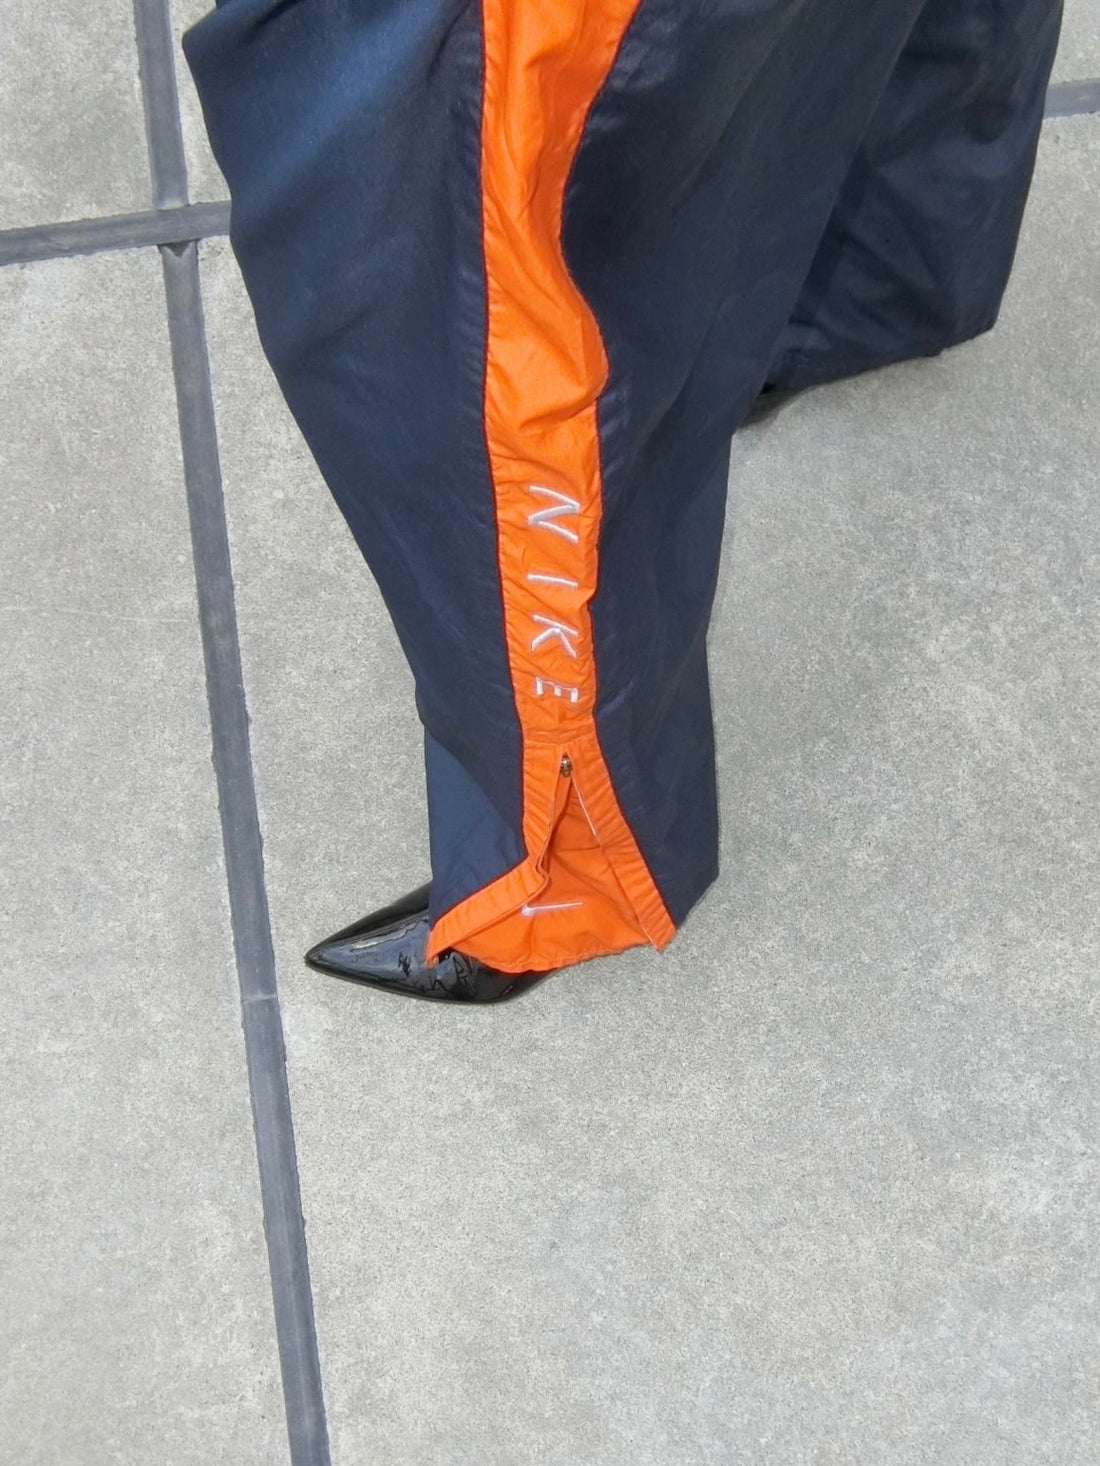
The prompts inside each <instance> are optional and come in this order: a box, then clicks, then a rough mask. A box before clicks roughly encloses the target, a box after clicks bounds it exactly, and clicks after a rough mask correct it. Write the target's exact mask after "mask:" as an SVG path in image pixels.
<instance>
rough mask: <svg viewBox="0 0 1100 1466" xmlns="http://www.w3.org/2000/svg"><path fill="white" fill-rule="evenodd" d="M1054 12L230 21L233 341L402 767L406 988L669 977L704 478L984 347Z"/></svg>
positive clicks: (827, 9)
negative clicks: (591, 966) (394, 734)
mask: <svg viewBox="0 0 1100 1466" xmlns="http://www.w3.org/2000/svg"><path fill="white" fill-rule="evenodd" d="M1060 11H1061V6H1060V0H858V3H857V0H640V3H639V0H224V3H222V4H220V5H219V6H218V8H217V9H216V10H215V11H214V12H212V13H211V14H210V15H208V16H207V17H205V18H204V19H203V20H202V21H200V22H199V24H198V25H197V26H195V27H194V28H193V29H192V30H191V31H190V32H189V33H188V35H187V36H186V37H185V42H184V45H185V51H186V55H187V58H188V61H189V63H190V65H191V68H192V70H193V72H194V75H195V79H196V82H197V84H198V88H199V92H200V96H201V99H202V103H203V108H204V111H205V116H206V122H207V126H208V130H209V133H210V138H211V142H212V145H213V148H214V152H215V155H216V157H217V159H218V161H219V163H220V164H221V167H222V169H223V171H224V173H225V176H226V178H227V180H228V182H229V187H230V192H231V196H232V223H231V240H232V244H233V248H234V250H235V253H236V256H237V259H238V261H239V263H240V266H241V270H242V273H243V276H244V280H245V283H246V286H247V289H248V291H249V294H250V297H251V300H252V303H253V307H254V310H255V314H256V320H257V324H258V328H259V332H260V337H261V340H262V343H263V346H264V350H265V352H266V354H267V357H268V359H269V361H270V363H271V366H272V368H273V370H274V372H275V374H276V376H277V378H278V381H279V384H280V387H281V389H282V391H283V392H284V394H285V396H286V399H287V402H288V404H289V406H290V408H291V410H292V412H293V413H294V415H295V418H296V420H297V422H298V423H299V425H300V427H301V430H302V432H303V434H304V435H305V438H306V440H307V442H308V443H309V445H310V448H311V450H312V452H313V454H314V455H315V457H316V459H317V462H318V464H319V466H320V468H321V471H322V473H323V474H324V477H325V479H326V482H327V483H328V485H329V487H330V488H331V490H332V493H333V494H334V496H335V498H336V500H337V502H338V504H339V506H340V508H341V510H342V512H343V514H344V515H345V517H346V519H347V521H348V524H349V525H350V527H351V530H352V532H353V533H354V535H355V538H356V540H357V542H358V544H359V546H360V547H361V549H362V552H363V555H364V556H365V558H366V561H367V563H368V565H369V567H370V569H371V571H372V573H373V574H374V576H375V577H376V579H377V581H378V584H379V586H380V588H381V591H382V594H383V596H384V597H385V600H386V603H387V606H388V609H389V611H390V613H391V615H392V617H393V621H394V625H395V627H396V630H397V633H398V635H399V637H400V640H401V643H402V647H403V649H404V651H405V653H406V655H407V657H408V659H409V662H410V664H411V667H412V670H413V673H414V676H415V680H416V689H417V708H418V711H419V714H420V717H421V720H422V722H423V724H424V728H425V748H426V768H427V790H428V805H429V822H430V830H431V860H432V920H433V927H432V935H431V939H430V942H429V955H438V954H439V953H440V952H442V951H444V950H446V949H447V948H448V947H455V948H458V949H460V950H462V951H465V952H469V953H470V954H472V955H474V956H477V957H480V958H481V959H482V960H483V961H486V962H488V963H489V964H490V965H492V966H495V967H497V968H500V969H503V970H506V971H523V970H528V969H533V970H545V969H549V968H553V967H558V966H561V965H564V964H565V963H568V962H573V961H578V960H580V959H583V958H586V957H590V956H595V955H598V954H601V953H606V952H613V951H618V950H621V949H623V948H625V947H628V946H631V945H637V944H640V943H645V942H650V943H652V944H654V945H655V946H658V947H663V946H664V945H665V944H666V943H667V942H669V941H670V940H671V938H672V936H673V935H674V933H675V930H676V928H677V927H678V926H679V924H680V923H681V922H682V921H683V919H684V917H685V916H686V915H687V913H688V911H689V910H690V908H691V907H692V905H693V904H694V903H695V902H696V901H697V900H698V899H699V897H700V896H701V895H702V893H703V891H704V890H705V889H706V887H707V886H708V885H709V883H710V882H711V881H712V880H713V879H714V876H715V874H716V869H717V847H718V838H717V836H718V831H717V805H716V796H715V777H714V749H713V729H712V720H711V711H710V694H709V688H708V680H707V652H706V633H707V626H708V621H709V618H710V612H711V605H712V600H713V595H714V589H715V581H716V576H717V569H718V558H719V550H720V542H721V536H722V526H723V516H724V501H725V493H726V479H727V472H728V460H729V447H730V439H731V436H732V434H733V433H734V431H735V430H736V428H737V427H738V425H739V423H740V422H741V421H742V419H743V417H744V415H745V413H746V411H747V410H748V408H749V406H750V405H751V403H752V401H753V399H754V397H755V396H756V394H757V393H758V391H759V390H760V388H761V386H762V384H764V383H765V382H766V381H767V382H770V383H771V384H773V385H774V386H775V387H777V388H779V389H788V388H789V389H798V388H802V387H805V386H809V385H812V384H814V383H818V382H823V381H827V380H829V379H831V378H835V377H841V376H846V375H850V374H852V373H855V372H861V371H864V370H867V369H869V368H872V367H876V366H879V365H882V364H884V363H887V362H892V361H898V360H900V359H903V358H907V357H912V356H917V355H922V354H931V353H935V352H938V351H940V350H942V349H943V348H944V347H947V346H950V345H952V344H953V343H956V342H960V341H964V340H966V339H968V338H970V337H973V336H974V335H976V334H978V333H979V332H982V331H985V330H987V329H988V328H989V327H990V326H991V325H992V324H993V322H994V320H995V318H996V315H997V310H998V307H999V304H1000V300H1001V296H1002V293H1003V291H1004V288H1005V284H1006V281H1007V278H1008V273H1009V270H1010V267H1011V263H1012V257H1013V252H1014V249H1015V245H1016V238H1017V234H1018V230H1019V225H1020V219H1021V216H1022V212H1023V208H1024V203H1025V199H1026V196H1027V191H1028V187H1029V183H1030V179H1031V172H1032V167H1033V162H1034V154H1035V146H1036V141H1037V137H1038V131H1039V126H1040V121H1041V116H1042V110H1043V102H1044V95H1045V89H1046V85H1047V81H1048V77H1049V73H1050V68H1051V64H1052V61H1053V56H1054V51H1055V47H1056V43H1057V36H1058V29H1059V23H1060Z"/></svg>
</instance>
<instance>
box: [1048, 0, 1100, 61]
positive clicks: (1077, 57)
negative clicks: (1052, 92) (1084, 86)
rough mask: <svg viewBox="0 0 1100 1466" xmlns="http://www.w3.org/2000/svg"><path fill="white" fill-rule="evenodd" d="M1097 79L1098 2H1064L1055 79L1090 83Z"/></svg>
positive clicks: (1099, 46) (1099, 56) (1099, 43)
mask: <svg viewBox="0 0 1100 1466" xmlns="http://www.w3.org/2000/svg"><path fill="white" fill-rule="evenodd" d="M1098 77H1100V6H1098V5H1097V4H1096V0H1065V10H1064V11H1063V14H1062V38H1061V40H1060V42H1059V44H1058V55H1057V57H1056V58H1055V62H1054V80H1055V81H1089V80H1092V79H1094V78H1098Z"/></svg>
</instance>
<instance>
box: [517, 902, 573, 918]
mask: <svg viewBox="0 0 1100 1466" xmlns="http://www.w3.org/2000/svg"><path fill="white" fill-rule="evenodd" d="M583 905H584V902H583V901H547V902H546V903H545V904H544V905H542V906H530V905H528V903H527V902H526V901H525V902H524V903H523V905H522V906H521V907H520V908H519V909H520V914H521V915H523V916H537V915H538V914H539V912H540V911H569V910H571V909H572V907H574V906H583Z"/></svg>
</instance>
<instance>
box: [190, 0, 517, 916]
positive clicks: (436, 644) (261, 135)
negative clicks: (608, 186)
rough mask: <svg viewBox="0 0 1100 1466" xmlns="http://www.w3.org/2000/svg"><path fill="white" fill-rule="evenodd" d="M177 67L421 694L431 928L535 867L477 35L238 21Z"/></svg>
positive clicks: (264, 12)
mask: <svg viewBox="0 0 1100 1466" xmlns="http://www.w3.org/2000/svg"><path fill="white" fill-rule="evenodd" d="M184 49H185V53H186V56H187V59H188V62H189V64H190V66H191V69H192V71H193V73H194V76H195V80H196V84H197V86H198V90H199V94H200V98H201V101H202V104H203V110H204V114H205V118H206V124H207V130H208V132H209V135H210V139H211V144H212V146H213V150H214V154H215V156H216V157H217V160H218V162H219V164H220V165H221V168H222V171H223V172H224V174H225V176H226V179H227V181H228V183H229V187H230V193H231V197H232V214H231V231H230V234H231V240H232V244H233V248H234V251H235V253H236V256H237V259H238V261H239V263H240V266H241V271H242V274H243V277H244V280H245V284H246V286H247V288H248V291H249V295H250V298H251V300H252V304H253V307H254V310H255V315H256V322H257V327H258V329H259V333H260V338H261V341H262V343H263V347H264V351H265V353H266V355H267V357H268V360H269V361H270V363H271V365H272V368H273V370H274V372H275V374H276V377H277V379H278V382H279V385H280V387H281V389H282V391H283V393H284V395H285V397H286V400H287V402H288V404H289V406H290V408H291V411H292V412H293V414H294V416H295V418H296V420H297V422H298V424H299V426H300V427H301V429H302V432H303V434H304V436H305V438H306V441H307V442H308V444H309V446H310V449H311V450H312V452H313V454H314V456H315V458H316V459H317V462H318V465H319V467H320V469H321V471H322V473H323V474H324V477H325V479H326V481H327V483H328V485H329V488H330V489H331V491H332V493H333V494H334V496H335V498H336V500H337V503H338V504H339V506H340V509H341V510H342V512H343V514H344V516H345V517H346V519H347V521H348V524H349V526H350V528H351V530H352V533H353V534H354V536H355V538H356V541H357V543H358V544H359V547H360V548H361V550H362V552H363V554H364V556H365V557H366V559H367V561H368V562H369V565H370V568H371V571H372V572H373V574H374V576H375V578H376V579H377V581H378V584H379V586H380V588H381V591H382V594H383V596H384V598H385V601H386V604H387V607H388V609H389V611H390V613H391V615H392V617H393V620H394V624H395V626H396V629H397V633H398V636H399V637H400V639H401V643H402V647H403V649H404V651H405V654H406V656H407V657H408V660H409V662H410V664H411V666H412V670H413V673H414V676H415V678H416V696H417V708H418V711H419V714H420V717H421V719H422V721H423V723H424V725H425V727H426V729H427V730H428V738H427V741H426V761H427V764H428V771H429V780H428V785H429V816H430V823H431V825H432V828H433V834H432V843H433V855H434V856H435V857H436V858H437V860H438V868H437V869H436V871H435V873H434V877H433V889H432V898H433V908H434V909H435V912H436V914H438V913H439V912H441V911H443V910H446V909H447V908H449V907H450V906H453V905H454V904H456V903H457V902H458V901H460V900H462V899H464V897H466V896H467V895H469V894H471V893H472V892H473V891H476V890H478V889H480V888H481V887H482V886H484V885H487V884H488V883H489V882H490V881H493V880H495V879H497V877H499V876H500V875H502V874H503V873H504V872H505V871H506V870H509V869H511V868H512V867H513V866H514V865H516V864H517V863H518V862H519V861H520V860H521V859H522V858H523V854H524V850H523V843H522V836H521V828H522V815H521V798H522V786H521V756H522V746H521V740H520V727H519V720H518V716H517V713H516V707H515V700H514V696H513V692H512V685H511V678H510V673H509V668H508V660H507V652H506V647H505V640H504V622H503V606H502V601H501V591H500V578H499V571H498V564H497V531H496V520H495V512H494V499H493V491H492V480H491V476H490V471H489V465H488V458H487V450H486V445H485V433H484V426H483V413H482V401H483V385H484V364H485V281H484V269H483V255H482V242H481V189H480V126H481V86H482V34H481V25H480V12H479V9H478V7H477V6H472V5H470V4H468V3H463V0H360V3H341V4H318V3H314V0H228V3H225V4H222V5H220V6H219V8H218V9H217V10H216V11H214V12H212V13H211V14H210V15H208V16H207V17H205V18H204V19H203V20H202V21H200V22H199V24H198V25H197V26H196V27H194V28H193V29H192V30H191V31H190V32H188V34H187V36H186V37H185V40H184ZM461 830H466V831H467V832H468V839H467V840H466V841H465V842H462V841H461V840H460V839H459V838H458V836H457V834H456V832H458V831H461Z"/></svg>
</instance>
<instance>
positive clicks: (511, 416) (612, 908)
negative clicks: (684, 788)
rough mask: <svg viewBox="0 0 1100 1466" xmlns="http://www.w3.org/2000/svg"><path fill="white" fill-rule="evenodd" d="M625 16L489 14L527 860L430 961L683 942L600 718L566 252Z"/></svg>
mask: <svg viewBox="0 0 1100 1466" xmlns="http://www.w3.org/2000/svg"><path fill="white" fill-rule="evenodd" d="M637 4H638V0H598V3H596V0H589V3H586V0H541V3H539V0H483V19H484V37H485V77H484V99H483V113H482V158H481V162H482V178H481V184H482V198H483V231H484V246H485V273H486V290H487V297H488V339H487V348H486V383H485V430H486V437H487V440H488V446H489V460H490V465H491V468H492V473H493V486H494V494H495V500H496V513H497V525H498V553H499V561H500V574H501V584H502V592H503V600H504V625H505V635H506V637H507V643H508V659H509V665H510V669H511V674H512V684H513V688H514V691H515V698H516V707H517V710H518V713H519V718H520V724H521V727H522V732H523V811H524V814H523V835H524V841H525V844H526V848H527V851H528V855H527V859H526V860H524V861H523V862H522V863H521V864H520V865H518V866H516V867H515V868H514V869H513V870H511V871H509V872H508V873H507V874H506V875H504V876H502V877H501V878H500V879H499V880H497V881H494V882H493V883H492V884H491V885H489V886H486V887H485V888H484V889H482V890H481V891H478V892H476V893H475V894H474V895H473V896H471V897H469V898H468V899H467V900H466V901H463V902H461V903H460V904H459V905H458V906H456V907H454V908H452V910H450V911H448V912H446V913H445V914H444V915H443V916H442V917H441V918H440V920H439V921H438V922H437V923H436V924H435V927H434V928H433V930H432V933H431V937H430V939H429V943H428V956H429V958H435V957H437V956H438V955H439V954H440V953H441V952H442V951H444V950H445V949H446V948H448V947H457V948H458V949H459V950H461V951H463V952H466V953H469V954H470V955H471V956H474V957H478V958H480V959H481V960H482V961H483V962H486V963H488V964H489V965H490V966H492V967H495V968H498V969H499V970H501V971H506V972H522V971H527V970H532V971H541V970H546V969H549V968H553V967H561V966H565V965H567V964H568V963H570V962H579V961H581V960H583V959H584V958H586V957H592V956H597V955H599V954H601V953H605V952H617V951H622V950H623V949H624V948H626V947H632V946H638V945H640V944H642V943H644V942H647V941H648V942H652V943H653V945H654V946H657V947H664V946H666V945H667V944H668V943H669V942H670V941H671V940H672V937H673V935H674V934H675V926H674V923H673V921H672V918H671V917H670V915H669V913H668V910H667V908H666V907H665V904H664V901H663V900H662V898H661V894H660V892H659V891H658V889H657V886H656V884H655V882H654V880H653V877H652V875H651V874H650V871H649V868H648V866H647V865H646V862H645V859H644V857H643V856H642V853H641V851H640V850H639V848H638V845H637V842H636V841H635V839H634V836H633V834H632V832H631V830H630V828H629V826H628V825H627V822H626V819H625V818H624V816H623V813H622V810H621V809H620V807H619V803H618V800H617V798H616V795H615V791H614V788H613V786H612V783H611V776H610V773H609V771H608V768H607V764H606V762H605V760H604V757H603V753H602V750H601V748H600V745H599V740H598V738H597V734H596V726H595V721H594V716H593V710H594V707H595V701H596V666H595V660H594V656H593V646H592V630H591V623H590V617H589V611H588V605H589V602H590V600H591V599H592V597H593V595H594V594H595V590H596V578H597V549H598V538H599V528H600V517H601V511H602V480H601V468H600V441H599V428H598V423H597V417H596V403H597V400H598V398H599V396H600V393H601V392H602V391H603V389H604V387H605V385H606V383H607V378H608V370H609V369H608V362H607V356H606V353H605V351H604V346H603V341H602V339H601V337H600V332H599V327H598V325H597V323H596V320H595V317H594V316H593V314H592V312H591V310H590V309H589V308H588V306H587V304H586V302H585V301H584V299H583V297H582V296H581V294H580V292H579V291H578V290H577V287H576V286H575V284H574V283H573V280H572V278H571V276H570V275H569V272H568V269H567V267H566V263H565V258H564V254H563V252H562V246H561V227H562V212H563V209H564V201H565V190H566V185H567V183H568V178H569V172H570V169H571V167H572V164H573V159H574V157H575V155H576V152H577V149H578V147H579V146H580V141H581V136H582V134H583V132H584V127H585V123H586V121H587V117H588V112H589V109H590V108H591V106H592V103H593V102H594V100H595V98H596V96H597V94H598V92H599V90H600V87H601V86H602V85H603V82H604V80H605V79H606V77H607V74H608V72H609V70H610V68H611V66H612V63H613V62H614V59H615V54H616V52H617V50H618V47H619V44H620V42H621V40H622V37H623V34H624V33H625V31H626V28H627V26H628V25H629V23H630V20H631V18H632V16H633V14H634V11H635V10H636V8H637ZM564 756H568V759H569V761H570V763H571V765H572V773H571V774H563V773H562V759H563V757H564Z"/></svg>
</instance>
